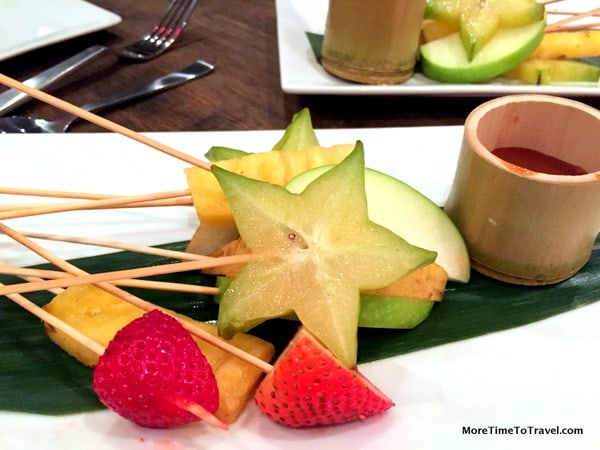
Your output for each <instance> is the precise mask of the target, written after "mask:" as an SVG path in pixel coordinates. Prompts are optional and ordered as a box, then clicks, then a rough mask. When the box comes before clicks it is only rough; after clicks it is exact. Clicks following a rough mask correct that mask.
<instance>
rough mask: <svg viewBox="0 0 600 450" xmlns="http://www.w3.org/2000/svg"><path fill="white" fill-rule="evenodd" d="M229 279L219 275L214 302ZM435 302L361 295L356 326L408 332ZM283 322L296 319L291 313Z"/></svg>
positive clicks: (228, 282) (423, 317) (221, 294)
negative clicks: (217, 290)
mask: <svg viewBox="0 0 600 450" xmlns="http://www.w3.org/2000/svg"><path fill="white" fill-rule="evenodd" d="M231 281H232V278H227V277H223V276H218V277H217V279H216V287H217V288H219V293H218V294H217V295H216V296H215V302H216V303H217V304H220V303H221V298H222V297H223V293H224V292H226V291H227V289H228V288H229V285H230V284H231ZM434 304H435V301H433V300H431V301H429V300H424V299H420V298H411V297H396V296H392V295H375V294H367V293H364V292H361V294H360V314H359V316H358V326H359V327H361V328H389V329H410V328H414V327H416V326H417V325H419V324H420V323H421V322H423V321H424V320H425V319H427V317H428V316H429V313H430V312H431V310H432V309H433V305H434ZM282 319H290V320H298V318H297V317H296V316H295V315H294V314H291V315H290V316H288V317H282Z"/></svg>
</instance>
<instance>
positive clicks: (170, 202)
mask: <svg viewBox="0 0 600 450" xmlns="http://www.w3.org/2000/svg"><path fill="white" fill-rule="evenodd" d="M112 198H117V197H112ZM59 204H60V203H13V204H6V205H0V212H1V211H13V212H15V211H21V212H20V213H19V214H21V213H25V214H27V213H26V211H30V210H32V209H34V210H35V209H37V208H45V207H46V206H48V205H59ZM193 204H194V202H193V200H192V197H189V196H183V197H174V198H166V199H164V200H148V201H145V202H137V203H127V204H124V205H117V206H113V205H109V206H101V207H97V208H88V209H115V208H156V207H163V206H193ZM62 205H65V206H68V205H66V204H65V203H62ZM57 212H59V211H57Z"/></svg>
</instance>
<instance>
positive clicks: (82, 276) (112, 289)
mask: <svg viewBox="0 0 600 450" xmlns="http://www.w3.org/2000/svg"><path fill="white" fill-rule="evenodd" d="M0 230H1V231H2V232H4V234H7V235H8V236H10V237H12V238H13V239H14V240H16V241H17V242H19V243H21V244H22V245H24V246H25V247H27V248H29V249H30V250H32V251H34V252H35V253H37V254H38V255H40V256H41V257H43V258H44V259H46V260H47V261H48V262H51V263H52V264H54V265H56V266H57V267H59V268H61V269H63V270H65V271H66V272H69V273H71V274H74V275H76V276H73V277H70V278H62V279H58V280H42V281H33V282H29V283H24V284H17V285H2V286H0V289H2V290H4V291H5V292H2V294H0V295H6V296H8V295H14V294H18V293H20V292H17V291H18V289H15V287H16V286H22V287H26V286H27V285H29V289H26V290H25V291H26V292H32V291H37V290H47V289H48V288H56V287H64V284H63V283H62V282H63V281H65V280H70V281H77V283H75V284H90V283H95V284H97V285H98V286H99V287H101V288H102V289H104V290H106V291H107V292H109V293H111V294H113V295H115V296H117V297H119V298H121V299H123V300H125V301H126V302H128V303H131V304H133V305H135V306H137V307H139V308H141V309H143V310H145V311H151V310H153V309H157V308H158V307H157V306H156V305H154V304H152V303H150V302H147V301H145V300H143V299H141V298H139V297H137V296H135V295H133V294H131V293H129V292H126V291H124V290H122V289H120V288H118V287H117V286H115V285H113V284H111V283H110V282H109V281H110V278H111V273H110V272H106V273H101V274H94V275H89V274H88V273H87V272H85V271H83V270H81V269H80V268H78V267H76V266H74V265H73V264H71V263H69V262H67V261H65V260H63V259H61V258H59V257H58V256H56V255H53V254H51V253H50V252H48V251H47V250H45V249H44V248H42V247H41V246H39V245H37V244H36V243H35V242H33V241H31V240H30V239H28V238H27V237H25V236H23V235H22V234H20V233H18V232H17V231H15V230H12V229H11V228H9V227H8V226H6V225H5V224H0ZM240 256H242V257H241V258H240V257H236V258H229V262H228V263H231V260H232V259H233V260H234V261H237V262H239V261H240V260H243V259H244V258H246V259H247V256H246V257H244V256H243V255H240ZM222 259H223V258H211V259H208V258H207V261H201V263H203V265H207V266H210V265H211V263H212V264H213V265H214V264H215V263H216V262H221V260H222ZM217 260H219V261H217ZM189 263H191V264H196V265H198V264H199V263H200V262H199V261H188V264H189ZM182 264H186V263H182ZM175 265H177V264H170V265H169V264H166V265H164V266H155V267H158V268H160V267H163V268H166V266H175ZM153 269H154V268H153V267H147V268H141V269H134V270H135V271H136V273H142V275H140V276H148V275H149V274H152V273H154V274H156V271H153ZM177 271H179V270H172V271H171V273H172V272H177ZM118 272H121V273H123V272H127V271H118ZM115 273H116V272H113V273H112V276H113V277H114V276H115V275H114V274H115ZM107 274H108V275H107ZM144 274H145V275H144ZM117 278H121V276H119V275H117ZM133 278H137V277H133ZM82 280H83V282H82ZM56 282H58V283H56ZM52 284H54V285H52ZM67 285H68V283H67ZM32 287H33V288H32ZM179 322H180V323H181V325H182V326H183V327H184V328H185V329H186V330H187V331H189V332H190V333H191V334H193V335H194V336H197V337H198V338H200V339H203V340H205V341H206V342H209V343H211V344H213V345H214V346H215V347H218V348H220V349H222V350H225V351H227V352H228V353H230V354H232V355H234V356H237V357H238V358H240V359H242V360H244V361H246V362H248V363H250V364H252V365H254V366H256V367H258V368H259V369H261V370H263V371H264V372H269V371H270V370H271V369H272V366H271V365H270V364H268V363H266V362H265V361H263V360H261V359H259V358H256V357H254V356H253V355H250V354H248V353H246V352H243V351H241V350H240V349H239V348H237V347H235V346H233V345H231V344H229V343H227V342H226V341H225V340H223V339H220V338H218V337H215V336H213V335H211V334H209V333H207V332H205V331H204V330H201V329H199V328H198V327H196V326H194V325H192V324H189V323H186V322H184V321H179Z"/></svg>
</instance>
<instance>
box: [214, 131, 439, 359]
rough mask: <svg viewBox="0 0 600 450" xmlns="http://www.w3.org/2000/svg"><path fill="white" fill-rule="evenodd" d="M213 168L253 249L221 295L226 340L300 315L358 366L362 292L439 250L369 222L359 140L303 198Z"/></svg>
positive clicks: (394, 277)
mask: <svg viewBox="0 0 600 450" xmlns="http://www.w3.org/2000/svg"><path fill="white" fill-rule="evenodd" d="M300 152H301V151H298V152H276V153H281V154H284V153H285V154H299V153H300ZM213 172H214V174H215V176H216V177H217V179H218V180H219V183H220V184H221V187H222V188H223V190H224V192H225V193H226V194H227V200H228V202H229V205H230V206H231V211H232V213H233V216H234V217H235V220H236V225H237V227H238V230H239V232H240V236H241V237H242V239H243V241H244V243H245V244H246V245H247V246H248V248H249V250H250V251H251V253H252V254H253V258H252V259H251V260H250V261H249V262H248V263H247V264H246V265H245V266H244V267H243V268H242V270H241V271H240V273H239V275H238V276H237V277H236V278H235V279H234V280H233V281H232V283H231V285H230V287H229V289H228V290H227V291H226V292H225V293H224V295H223V298H222V300H221V303H220V307H219V318H218V327H219V333H220V334H221V335H222V336H224V337H226V338H229V337H232V336H233V335H235V333H237V332H239V331H247V330H249V329H251V328H253V327H255V326H256V325H258V324H260V323H262V322H264V321H266V320H268V319H270V318H276V317H285V316H287V315H289V314H290V313H292V312H293V313H295V314H296V316H297V317H298V318H299V320H300V321H301V322H302V324H303V325H304V326H305V327H306V328H307V329H308V330H309V331H310V332H311V333H313V334H314V335H315V336H316V337H317V338H318V339H319V340H320V341H321V342H323V344H324V345H326V346H327V348H328V349H329V350H330V351H331V352H332V353H333V354H335V355H336V357H337V358H339V359H340V360H341V361H342V364H344V365H346V366H347V367H353V366H354V365H355V364H356V353H357V329H358V316H359V309H360V305H359V303H360V297H359V292H360V290H362V289H374V288H379V287H383V286H387V285H389V284H391V283H393V282H395V281H397V280H399V279H401V278H402V277H403V276H404V275H406V274H408V273H410V272H411V271H413V270H415V269H417V268H419V267H422V266H425V265H427V264H430V263H431V262H433V260H434V259H435V256H436V254H435V252H431V251H429V250H425V249H422V248H419V247H416V246H413V245H411V244H409V243H408V242H406V241H405V240H404V239H402V238H401V237H399V236H397V235H396V234H394V233H393V232H391V231H390V230H388V229H387V228H384V227H382V226H381V225H378V224H376V223H374V222H372V221H370V220H369V218H368V215H367V200H366V193H365V184H364V173H365V171H364V151H363V147H362V143H360V142H358V143H357V144H356V147H355V149H354V150H353V151H352V152H351V153H350V155H349V156H348V157H346V158H345V159H344V160H343V161H342V163H340V164H338V165H336V166H334V167H333V168H332V169H330V170H329V171H327V172H325V173H324V174H323V175H321V176H320V177H318V178H317V179H315V180H314V181H313V182H312V183H311V184H310V185H309V186H308V187H307V188H306V189H304V191H303V192H302V193H301V194H293V193H290V192H289V191H288V190H286V189H285V187H283V186H278V185H274V184H271V183H266V182H262V181H258V180H254V179H251V178H247V177H243V176H240V175H238V174H235V173H233V172H229V171H227V170H225V169H222V168H220V167H214V168H213Z"/></svg>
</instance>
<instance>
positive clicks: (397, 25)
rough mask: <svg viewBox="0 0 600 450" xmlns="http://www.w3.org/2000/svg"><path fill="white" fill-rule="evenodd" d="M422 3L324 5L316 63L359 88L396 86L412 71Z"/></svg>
mask: <svg viewBox="0 0 600 450" xmlns="http://www.w3.org/2000/svg"><path fill="white" fill-rule="evenodd" d="M424 12H425V0H377V1H366V0H329V10H328V13H327V22H326V26H325V36H324V38H323V47H322V50H321V63H322V65H323V67H324V68H325V69H326V70H327V71H328V72H330V73H332V74H333V75H336V76H338V77H340V78H344V79H347V80H350V81H355V82H358V83H364V84H397V83H402V82H404V81H406V80H407V79H409V78H410V77H411V75H412V74H413V72H414V67H415V63H416V60H417V54H418V51H419V34H420V32H421V25H422V23H423V14H424Z"/></svg>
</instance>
